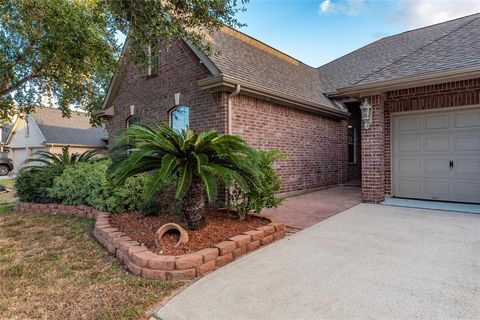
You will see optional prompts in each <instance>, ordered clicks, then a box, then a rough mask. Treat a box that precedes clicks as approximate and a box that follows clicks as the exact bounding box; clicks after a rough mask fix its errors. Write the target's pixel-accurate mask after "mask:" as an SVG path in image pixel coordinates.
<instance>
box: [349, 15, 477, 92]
mask: <svg viewBox="0 0 480 320" xmlns="http://www.w3.org/2000/svg"><path fill="white" fill-rule="evenodd" d="M476 14H478V13H475V14H472V15H468V16H465V17H461V18H466V17H470V16H473V15H476ZM461 18H457V19H452V20H448V21H445V22H443V23H446V22H451V21H455V20H459V19H461ZM479 19H480V17H477V18H475V19H472V20H470V21H468V22H466V23H464V24H462V25H461V26H459V27H458V28H454V29H453V30H451V31H450V32H447V33H446V34H444V35H443V36H440V37H438V38H436V39H435V40H432V41H430V42H429V43H427V44H426V45H424V46H421V47H420V48H418V49H416V50H414V51H412V52H409V53H408V54H406V55H405V56H403V57H400V58H398V59H396V60H394V61H393V62H391V63H389V64H387V65H385V66H383V67H381V68H379V69H378V70H375V71H374V72H372V73H370V74H368V75H366V76H364V77H362V78H361V79H359V80H358V81H356V82H355V83H353V85H356V84H359V83H360V82H362V81H364V80H366V79H368V78H370V77H371V76H373V75H374V74H376V73H378V72H380V71H382V70H384V69H386V68H387V67H390V66H392V65H394V64H396V63H398V62H400V61H402V60H404V59H406V58H407V57H410V56H411V55H412V54H414V53H417V52H419V51H421V50H423V49H425V48H426V47H428V46H430V45H432V44H434V43H436V42H437V41H439V40H441V39H443V38H445V37H447V36H449V35H451V34H452V33H454V32H457V31H458V30H460V29H462V28H464V27H466V26H467V25H469V24H470V23H473V22H475V21H477V20H479ZM438 24H442V23H437V24H433V25H431V26H435V25H438ZM431 26H428V27H431ZM423 28H427V27H423ZM419 29H422V28H418V29H415V30H419ZM411 31H414V30H411ZM407 32H410V31H407ZM403 33H405V32H402V33H399V34H403Z"/></svg>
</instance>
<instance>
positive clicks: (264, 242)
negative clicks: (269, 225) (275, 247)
mask: <svg viewBox="0 0 480 320" xmlns="http://www.w3.org/2000/svg"><path fill="white" fill-rule="evenodd" d="M272 242H273V235H271V236H266V237H265V238H263V239H262V240H260V244H261V245H262V246H264V245H267V244H270V243H272Z"/></svg>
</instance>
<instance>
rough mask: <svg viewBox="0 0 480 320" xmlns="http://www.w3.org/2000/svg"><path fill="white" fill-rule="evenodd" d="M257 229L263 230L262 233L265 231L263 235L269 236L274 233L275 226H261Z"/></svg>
mask: <svg viewBox="0 0 480 320" xmlns="http://www.w3.org/2000/svg"><path fill="white" fill-rule="evenodd" d="M257 230H261V231H263V233H265V236H269V235H271V234H274V233H275V227H273V226H262V227H259V228H257Z"/></svg>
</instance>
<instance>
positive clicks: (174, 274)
mask: <svg viewBox="0 0 480 320" xmlns="http://www.w3.org/2000/svg"><path fill="white" fill-rule="evenodd" d="M196 276H197V271H196V269H195V268H192V269H186V270H173V271H167V280H170V281H179V280H192V279H195V277H196Z"/></svg>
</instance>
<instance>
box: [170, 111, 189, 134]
mask: <svg viewBox="0 0 480 320" xmlns="http://www.w3.org/2000/svg"><path fill="white" fill-rule="evenodd" d="M170 126H171V127H172V129H173V130H175V131H177V132H182V131H186V130H188V128H189V127H190V108H189V107H187V106H185V105H181V106H178V107H175V108H173V109H172V110H171V111H170Z"/></svg>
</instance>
